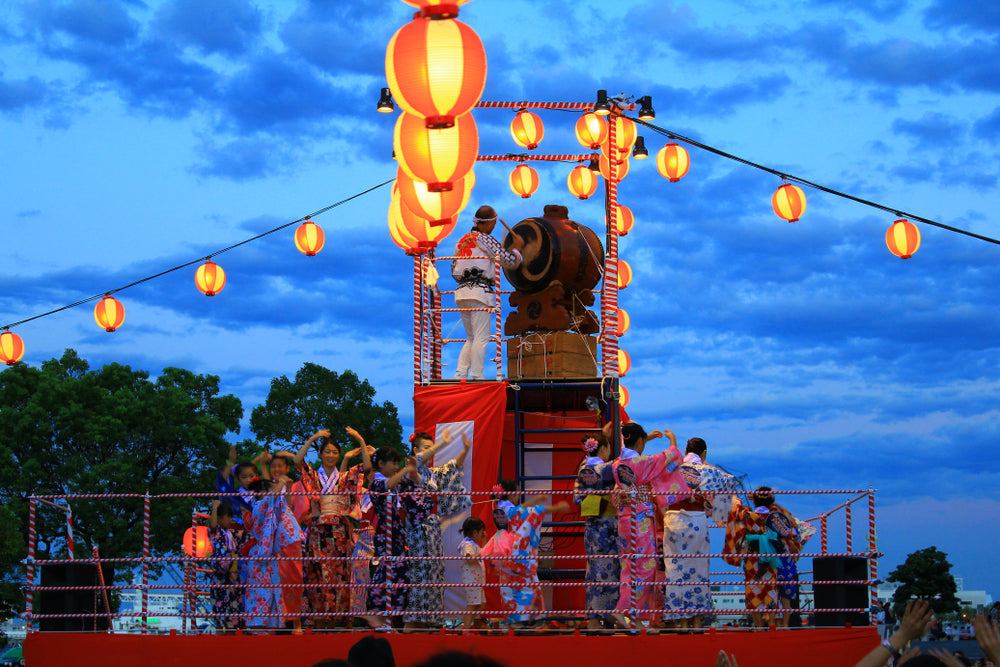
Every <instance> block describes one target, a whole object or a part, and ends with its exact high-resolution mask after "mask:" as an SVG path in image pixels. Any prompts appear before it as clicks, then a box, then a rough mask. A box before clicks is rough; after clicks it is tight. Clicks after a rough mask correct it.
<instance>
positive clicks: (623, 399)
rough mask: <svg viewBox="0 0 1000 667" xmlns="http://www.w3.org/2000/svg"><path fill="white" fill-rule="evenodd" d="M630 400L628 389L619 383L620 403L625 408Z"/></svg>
mask: <svg viewBox="0 0 1000 667" xmlns="http://www.w3.org/2000/svg"><path fill="white" fill-rule="evenodd" d="M628 400H629V396H628V389H626V388H625V387H623V386H621V385H618V405H620V406H621V407H623V408H627V407H628Z"/></svg>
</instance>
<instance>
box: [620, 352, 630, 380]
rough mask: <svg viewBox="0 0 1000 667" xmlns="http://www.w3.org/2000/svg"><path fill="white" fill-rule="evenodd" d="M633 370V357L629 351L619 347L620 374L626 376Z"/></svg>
mask: <svg viewBox="0 0 1000 667" xmlns="http://www.w3.org/2000/svg"><path fill="white" fill-rule="evenodd" d="M630 370H632V357H630V356H628V352H626V351H625V350H623V349H621V348H619V349H618V376H619V377H625V375H626V374H627V373H628V372H629V371H630Z"/></svg>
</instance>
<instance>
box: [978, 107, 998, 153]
mask: <svg viewBox="0 0 1000 667" xmlns="http://www.w3.org/2000/svg"><path fill="white" fill-rule="evenodd" d="M972 133H973V134H974V135H975V136H977V137H979V138H980V139H985V140H986V141H988V142H990V143H991V144H993V145H994V146H995V145H997V144H998V143H1000V106H998V107H996V108H995V109H993V111H992V113H990V114H989V115H987V116H984V117H983V118H980V119H979V120H977V121H976V122H975V123H974V124H973V132H972Z"/></svg>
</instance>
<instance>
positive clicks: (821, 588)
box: [813, 556, 871, 627]
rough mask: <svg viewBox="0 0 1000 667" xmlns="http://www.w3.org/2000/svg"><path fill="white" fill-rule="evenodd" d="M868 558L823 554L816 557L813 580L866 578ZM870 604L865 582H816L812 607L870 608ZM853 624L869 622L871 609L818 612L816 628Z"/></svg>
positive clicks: (859, 579)
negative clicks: (863, 610)
mask: <svg viewBox="0 0 1000 667" xmlns="http://www.w3.org/2000/svg"><path fill="white" fill-rule="evenodd" d="M866 579H868V559H867V558H861V557H860V556H821V557H818V558H813V581H865V580H866ZM870 603H871V600H870V597H869V591H868V586H867V585H866V584H814V585H813V606H814V607H815V608H816V609H844V608H857V609H868V605H869V604H870ZM847 623H850V624H851V625H853V626H854V627H860V626H865V625H868V624H869V620H868V612H867V611H865V612H843V611H827V612H816V614H815V621H814V622H813V625H815V626H817V627H823V626H827V627H831V626H833V627H842V626H844V625H846V624H847Z"/></svg>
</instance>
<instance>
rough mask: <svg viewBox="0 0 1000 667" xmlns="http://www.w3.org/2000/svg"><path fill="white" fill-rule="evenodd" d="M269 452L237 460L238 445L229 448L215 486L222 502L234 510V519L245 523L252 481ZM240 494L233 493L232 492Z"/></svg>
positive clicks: (240, 523)
mask: <svg viewBox="0 0 1000 667" xmlns="http://www.w3.org/2000/svg"><path fill="white" fill-rule="evenodd" d="M267 457H268V454H267V452H261V453H260V454H258V455H257V456H255V457H254V459H253V461H243V462H241V463H237V462H236V458H237V454H236V445H233V446H232V447H230V448H229V458H228V459H227V460H226V464H225V465H224V466H222V469H221V470H219V474H218V475H216V477H215V488H216V490H218V492H219V493H220V494H224V495H222V502H223V503H224V504H226V505H229V506H230V507H231V508H232V510H233V521H234V522H236V523H237V524H239V525H240V526H242V525H243V512H249V511H251V509H252V508H251V507H250V501H251V499H252V498H253V493H251V492H250V482H252V481H253V480H254V478H255V477H257V465H258V464H260V463H262V462H263V461H265V460H266V459H267ZM237 493H238V494H239V495H232V494H237Z"/></svg>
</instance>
